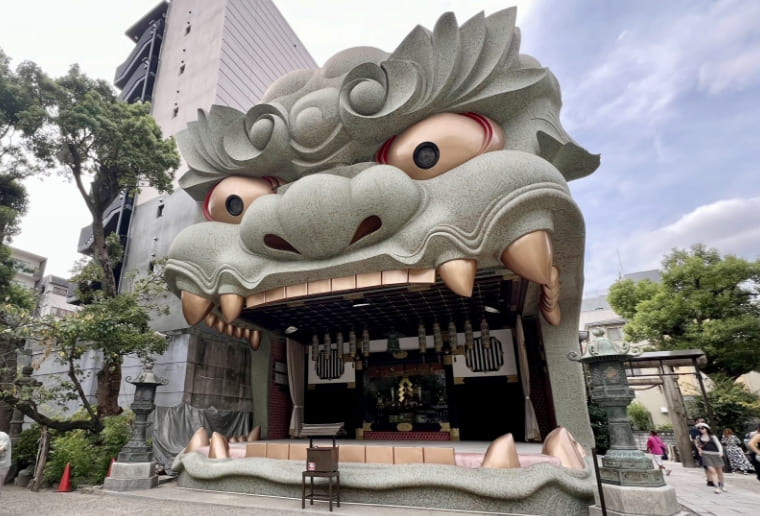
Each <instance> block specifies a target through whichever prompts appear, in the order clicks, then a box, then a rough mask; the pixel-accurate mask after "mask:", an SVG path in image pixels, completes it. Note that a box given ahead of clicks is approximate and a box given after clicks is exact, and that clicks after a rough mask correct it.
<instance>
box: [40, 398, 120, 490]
mask: <svg viewBox="0 0 760 516" xmlns="http://www.w3.org/2000/svg"><path fill="white" fill-rule="evenodd" d="M133 419H134V415H133V414H132V413H131V412H125V413H123V414H120V415H118V416H111V417H106V418H104V420H103V424H104V426H105V428H104V429H103V431H102V432H100V433H99V434H91V433H89V432H86V431H84V430H73V431H71V432H67V433H66V434H63V435H59V436H57V437H54V438H52V439H51V443H50V454H49V455H48V462H47V464H46V466H45V472H44V481H45V482H46V483H47V484H54V483H56V482H58V481H59V480H60V479H61V476H63V471H64V469H65V468H66V464H71V487H72V488H76V487H77V486H78V485H81V484H89V485H95V484H102V483H103V479H104V478H105V477H106V474H107V473H108V466H109V465H110V464H111V459H112V458H115V457H116V456H117V455H118V454H119V451H120V450H121V449H122V448H123V447H124V445H125V444H127V441H129V437H130V435H131V433H132V426H131V423H132V420H133Z"/></svg>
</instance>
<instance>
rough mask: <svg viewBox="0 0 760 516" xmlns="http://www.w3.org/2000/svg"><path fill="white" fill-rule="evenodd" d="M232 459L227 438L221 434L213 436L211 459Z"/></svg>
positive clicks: (210, 450)
mask: <svg viewBox="0 0 760 516" xmlns="http://www.w3.org/2000/svg"><path fill="white" fill-rule="evenodd" d="M229 457H230V445H229V443H228V442H227V438H226V437H224V436H223V435H222V434H220V433H219V432H214V433H213V434H211V443H210V444H209V449H208V458H209V459H228V458H229Z"/></svg>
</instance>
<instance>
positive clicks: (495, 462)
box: [481, 434, 520, 468]
mask: <svg viewBox="0 0 760 516" xmlns="http://www.w3.org/2000/svg"><path fill="white" fill-rule="evenodd" d="M481 467H483V468H519V467H520V458H519V457H518V455H517V448H516V447H515V439H514V437H512V434H504V435H502V436H501V437H499V438H497V439H496V440H494V441H493V442H492V443H491V444H490V445H489V446H488V449H487V450H486V454H485V456H484V457H483V463H482V464H481Z"/></svg>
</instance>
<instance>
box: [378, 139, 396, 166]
mask: <svg viewBox="0 0 760 516" xmlns="http://www.w3.org/2000/svg"><path fill="white" fill-rule="evenodd" d="M396 136H397V135H395V134H394V135H393V136H391V137H390V138H388V139H387V140H385V143H384V144H383V146H382V147H380V150H379V151H377V156H376V157H375V161H377V162H378V163H382V164H383V165H385V164H387V163H388V151H390V150H391V145H393V140H395V139H396Z"/></svg>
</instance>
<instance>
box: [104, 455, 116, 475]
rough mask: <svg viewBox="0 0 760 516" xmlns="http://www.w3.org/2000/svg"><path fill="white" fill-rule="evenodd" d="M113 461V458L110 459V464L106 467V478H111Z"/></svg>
mask: <svg viewBox="0 0 760 516" xmlns="http://www.w3.org/2000/svg"><path fill="white" fill-rule="evenodd" d="M115 460H116V458H115V457H111V464H109V465H108V473H106V477H110V476H111V468H112V467H113V463H114V461H115Z"/></svg>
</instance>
